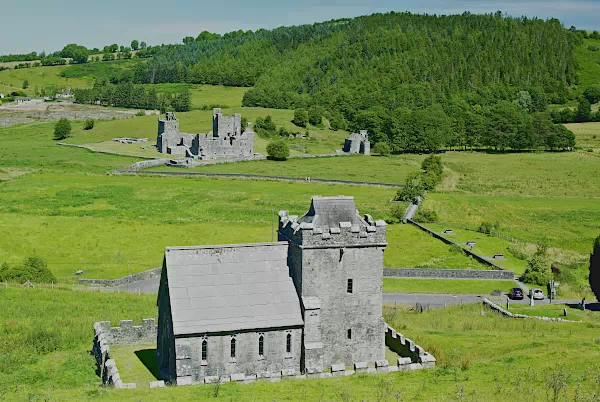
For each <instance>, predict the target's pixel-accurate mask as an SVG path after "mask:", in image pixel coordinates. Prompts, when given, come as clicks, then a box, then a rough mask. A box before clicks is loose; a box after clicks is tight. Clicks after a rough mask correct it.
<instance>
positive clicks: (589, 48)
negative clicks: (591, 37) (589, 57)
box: [588, 45, 600, 52]
mask: <svg viewBox="0 0 600 402" xmlns="http://www.w3.org/2000/svg"><path fill="white" fill-rule="evenodd" d="M588 50H591V51H592V52H597V51H598V50H600V47H598V46H596V45H589V46H588Z"/></svg>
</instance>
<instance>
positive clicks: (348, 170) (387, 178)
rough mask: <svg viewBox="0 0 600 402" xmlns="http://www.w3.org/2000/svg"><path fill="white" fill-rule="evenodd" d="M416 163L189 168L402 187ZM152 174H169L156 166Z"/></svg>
mask: <svg viewBox="0 0 600 402" xmlns="http://www.w3.org/2000/svg"><path fill="white" fill-rule="evenodd" d="M419 168H420V165H419V163H418V162H417V161H416V160H415V159H413V158H408V157H402V156H398V157H390V158H383V157H376V156H363V155H355V156H335V157H325V158H308V159H290V160H288V161H286V162H285V163H281V162H276V161H269V160H266V161H252V162H240V163H229V164H220V165H208V166H201V167H196V168H192V169H190V171H195V172H206V173H242V172H243V173H252V174H258V175H267V176H268V175H277V176H285V177H315V178H321V179H337V180H354V181H376V182H380V183H392V184H402V183H404V182H405V180H406V177H407V176H408V175H409V174H410V173H412V172H416V171H418V170H419ZM151 170H154V171H172V168H168V167H157V168H152V169H151Z"/></svg>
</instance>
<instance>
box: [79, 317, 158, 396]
mask: <svg viewBox="0 0 600 402" xmlns="http://www.w3.org/2000/svg"><path fill="white" fill-rule="evenodd" d="M155 341H156V325H155V324H154V319H153V318H149V319H145V320H144V321H143V323H142V325H141V326H133V323H132V321H128V320H123V321H121V326H120V327H111V326H110V321H100V322H96V323H95V324H94V341H93V344H92V350H91V353H92V355H93V356H94V358H95V359H96V373H97V374H98V376H99V377H100V378H101V380H102V383H103V384H106V385H113V386H114V387H115V388H136V384H135V383H131V384H125V383H123V380H121V376H120V374H119V370H118V368H117V363H116V362H115V360H113V359H112V358H111V353H110V346H113V345H132V344H144V343H154V342H155Z"/></svg>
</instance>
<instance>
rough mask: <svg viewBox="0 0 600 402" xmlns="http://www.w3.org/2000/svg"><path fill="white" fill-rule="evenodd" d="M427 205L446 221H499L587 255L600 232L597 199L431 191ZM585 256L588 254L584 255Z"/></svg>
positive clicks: (534, 239)
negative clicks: (481, 194)
mask: <svg viewBox="0 0 600 402" xmlns="http://www.w3.org/2000/svg"><path fill="white" fill-rule="evenodd" d="M423 206H424V208H426V209H430V210H433V211H436V212H437V214H438V216H439V219H440V221H442V222H446V223H447V224H450V225H451V224H452V223H456V224H467V225H470V226H479V224H480V223H482V222H483V221H488V222H492V223H496V222H499V223H500V231H501V232H502V233H503V234H505V235H509V236H514V237H517V238H519V239H521V240H523V241H527V242H531V243H538V244H539V243H544V242H547V243H548V244H549V245H550V246H551V247H557V248H562V249H566V250H570V251H574V252H576V253H581V254H584V255H585V254H588V255H589V252H590V251H591V248H592V243H593V241H594V239H595V238H596V237H597V236H598V233H600V201H599V200H598V199H597V198H560V197H535V198H533V197H515V196H480V195H466V194H450V193H432V194H430V195H429V196H428V197H427V198H426V199H425V202H424V203H423ZM583 258H586V257H583Z"/></svg>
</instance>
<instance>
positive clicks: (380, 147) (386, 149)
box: [373, 142, 392, 156]
mask: <svg viewBox="0 0 600 402" xmlns="http://www.w3.org/2000/svg"><path fill="white" fill-rule="evenodd" d="M373 152H374V153H376V154H379V155H381V156H389V155H390V154H391V153H392V148H391V147H390V144H388V143H387V142H378V143H377V144H375V146H374V147H373Z"/></svg>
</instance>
